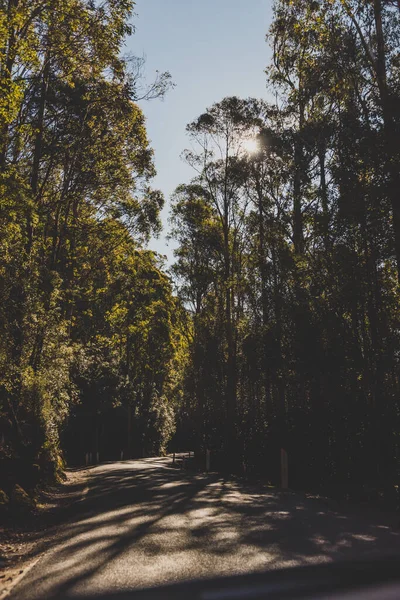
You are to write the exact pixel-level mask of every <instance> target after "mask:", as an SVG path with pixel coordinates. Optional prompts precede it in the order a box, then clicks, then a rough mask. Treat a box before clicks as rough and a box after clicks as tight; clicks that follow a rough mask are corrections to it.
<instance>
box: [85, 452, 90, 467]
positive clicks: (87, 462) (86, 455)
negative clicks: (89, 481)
mask: <svg viewBox="0 0 400 600" xmlns="http://www.w3.org/2000/svg"><path fill="white" fill-rule="evenodd" d="M85 464H86V466H88V464H89V454H88V453H87V452H86V454H85Z"/></svg>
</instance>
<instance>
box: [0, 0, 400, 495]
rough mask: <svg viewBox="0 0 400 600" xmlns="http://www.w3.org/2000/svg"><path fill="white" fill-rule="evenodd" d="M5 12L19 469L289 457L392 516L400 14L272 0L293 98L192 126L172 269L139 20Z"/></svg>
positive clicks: (270, 69) (3, 274) (238, 105)
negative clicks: (184, 456)
mask: <svg viewBox="0 0 400 600" xmlns="http://www.w3.org/2000/svg"><path fill="white" fill-rule="evenodd" d="M0 7H1V20H0V39H1V45H0V46H1V48H0V69H1V72H0V85H1V94H2V100H1V104H0V170H1V174H0V436H1V437H0V442H1V446H0V460H1V463H2V464H3V468H2V471H1V472H2V473H5V474H6V475H7V477H8V478H9V480H10V481H11V479H12V477H11V479H10V473H11V472H14V473H15V472H17V469H16V465H21V472H23V473H24V481H22V480H21V481H20V482H19V483H23V484H24V485H25V486H26V487H28V488H29V486H30V485H31V486H32V485H33V484H32V482H37V481H39V480H40V479H43V478H46V477H47V478H51V477H55V476H59V475H60V474H61V473H62V471H63V469H64V468H65V465H66V464H67V463H68V464H83V463H84V461H85V455H86V453H91V454H92V457H95V456H96V459H97V453H98V454H99V458H100V460H119V459H120V457H121V452H123V455H122V456H123V457H124V458H128V457H138V456H140V457H141V456H150V455H156V454H160V453H161V454H162V453H165V452H167V450H168V449H169V450H171V451H172V450H181V449H189V448H190V449H192V450H194V451H195V454H196V456H197V460H198V461H199V463H200V462H201V461H203V459H204V455H205V452H206V450H210V451H211V457H212V459H211V460H212V463H213V467H214V468H218V469H221V470H227V471H229V472H236V473H242V474H243V473H245V474H246V475H252V476H262V477H265V478H266V479H268V480H270V481H271V482H272V483H277V482H279V453H280V449H281V448H285V449H286V450H287V452H288V455H289V485H290V486H291V487H297V488H302V489H310V488H315V489H324V490H328V491H329V490H334V491H336V492H337V491H338V490H340V491H341V492H340V493H343V494H344V495H346V496H347V497H352V498H358V499H368V500H373V501H377V502H384V503H390V504H391V505H395V504H396V502H397V489H398V488H397V485H398V478H399V442H400V439H399V435H400V428H399V424H400V421H399V409H400V396H399V394H400V386H399V376H400V364H399V360H400V331H399V326H400V302H399V301H400V288H399V280H400V146H399V142H398V140H399V129H400V4H399V3H398V2H397V1H395V0H393V1H391V0H329V1H328V0H313V1H311V0H276V2H275V7H274V17H273V22H272V25H271V27H270V31H269V32H268V35H267V42H268V43H269V44H270V46H271V48H272V51H273V52H272V55H273V59H272V62H271V64H270V65H266V66H267V68H266V86H267V89H268V97H269V98H274V99H275V100H274V102H271V101H270V102H267V101H265V100H264V99H253V98H248V99H240V98H237V97H231V98H225V99H223V100H221V101H220V102H218V103H216V104H214V105H213V106H211V107H209V108H206V107H205V112H204V114H202V115H200V116H199V117H198V118H196V119H195V120H194V121H193V122H192V123H190V124H189V125H188V127H187V132H188V136H189V138H190V144H191V148H192V150H190V151H185V152H184V158H185V160H186V161H187V162H188V163H189V164H190V165H191V166H192V167H193V179H192V181H190V182H189V183H184V184H182V185H180V186H179V187H178V188H177V190H176V192H175V194H174V196H173V198H172V204H171V213H170V215H171V216H170V225H171V231H170V236H171V237H172V238H173V239H174V240H176V241H177V242H178V248H177V250H176V252H175V258H176V260H175V263H174V264H173V266H172V267H170V268H169V269H168V268H167V267H166V265H165V264H164V263H163V261H162V259H161V257H159V256H158V255H157V254H156V253H154V252H152V251H151V250H148V249H147V243H148V241H149V239H150V238H151V236H152V235H156V234H157V232H159V231H160V227H161V225H160V219H159V213H160V210H161V208H162V206H163V203H164V199H163V196H162V193H161V192H159V191H157V190H154V189H152V187H151V181H152V178H153V177H154V175H155V166H154V161H153V152H152V150H151V148H150V146H149V143H148V140H147V137H146V128H145V121H144V117H143V113H142V111H141V110H140V108H139V107H138V101H139V100H144V99H146V98H147V99H152V98H157V97H162V96H163V95H164V94H165V93H167V91H168V88H169V87H170V86H171V79H170V75H169V74H168V73H165V74H161V75H159V77H158V78H157V80H156V81H155V82H154V83H153V84H152V85H150V86H149V87H148V88H145V87H143V85H142V80H141V76H140V73H141V67H142V65H141V62H140V60H138V59H135V58H132V57H128V58H124V57H123V45H124V40H125V38H126V37H127V36H129V35H130V34H132V33H133V29H132V26H131V25H129V23H130V22H131V17H132V11H133V9H134V3H133V2H131V1H130V0H118V1H116V0H106V1H104V2H102V3H97V2H91V1H86V0H63V1H62V2H61V1H60V2H59V1H58V0H56V1H52V2H49V1H48V0H42V1H41V2H34V3H32V2H29V1H25V0H8V1H5V0H4V1H2V2H0ZM238 76H240V74H238ZM266 96H267V94H266ZM92 460H95V459H94V458H92ZM21 477H22V476H21ZM0 487H1V486H0ZM6 491H7V492H8V489H7V490H6Z"/></svg>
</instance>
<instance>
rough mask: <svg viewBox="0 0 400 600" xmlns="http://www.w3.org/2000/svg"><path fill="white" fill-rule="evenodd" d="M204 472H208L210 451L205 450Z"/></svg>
mask: <svg viewBox="0 0 400 600" xmlns="http://www.w3.org/2000/svg"><path fill="white" fill-rule="evenodd" d="M206 471H207V473H208V472H209V471H210V451H209V450H206Z"/></svg>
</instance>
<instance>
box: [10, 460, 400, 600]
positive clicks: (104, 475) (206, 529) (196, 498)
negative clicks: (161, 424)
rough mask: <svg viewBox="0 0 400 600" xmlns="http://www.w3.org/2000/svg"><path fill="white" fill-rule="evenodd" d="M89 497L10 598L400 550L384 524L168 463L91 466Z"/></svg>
mask: <svg viewBox="0 0 400 600" xmlns="http://www.w3.org/2000/svg"><path fill="white" fill-rule="evenodd" d="M86 491H87V493H86V495H85V496H84V498H83V499H82V500H81V501H80V502H79V503H78V505H77V506H76V507H75V516H74V518H73V519H71V520H70V521H69V522H68V523H66V524H65V525H64V526H63V527H62V529H61V530H60V532H59V534H58V536H56V538H55V540H54V544H53V546H52V548H51V549H50V550H49V551H48V552H47V553H46V554H45V555H44V556H43V558H42V559H41V560H40V561H39V562H38V563H37V564H36V565H35V566H34V568H32V570H31V571H30V572H29V573H28V574H27V575H26V576H25V577H24V578H23V579H22V581H21V582H20V583H19V585H17V587H16V588H15V589H14V591H13V593H12V594H11V596H10V599H12V600H28V599H29V600H35V599H41V600H43V599H46V600H47V599H50V598H61V597H63V598H64V597H71V598H73V597H74V596H85V595H89V594H90V595H91V594H97V593H99V594H100V593H101V594H104V593H106V592H109V591H112V592H115V591H123V590H128V589H137V588H143V587H148V586H155V585H159V584H164V583H169V582H175V581H181V580H188V579H193V578H199V577H200V578H202V577H212V576H214V575H218V576H220V575H227V574H237V573H248V572H250V571H260V570H265V569H277V568H280V567H287V566H291V565H306V564H315V563H320V562H327V561H332V560H337V559H347V558H353V557H356V558H362V557H371V556H374V555H381V556H382V554H391V553H393V552H398V550H399V546H400V533H399V532H398V531H397V530H396V529H394V528H393V527H391V526H390V524H388V523H387V522H386V520H385V519H384V518H383V517H382V519H379V518H376V519H375V520H374V521H373V522H372V521H371V519H367V518H366V516H365V515H364V516H361V515H357V514H355V513H351V514H350V513H348V514H341V513H339V512H335V511H334V510H332V509H329V508H328V507H327V506H324V505H323V504H321V503H320V502H318V501H315V500H309V499H306V498H304V497H302V496H300V495H297V494H294V493H291V492H281V491H279V490H276V489H274V488H268V487H267V486H265V487H260V486H258V487H255V486H252V485H249V484H244V483H241V482H237V481H236V482H235V481H232V480H227V479H224V478H222V477H221V476H218V475H213V474H211V475H191V474H188V473H186V472H183V471H180V470H177V469H176V468H174V467H172V465H171V459H168V458H166V459H163V458H158V459H143V460H134V461H125V462H119V463H112V464H104V465H100V466H98V467H94V468H93V469H92V470H91V476H90V478H89V489H88V490H86Z"/></svg>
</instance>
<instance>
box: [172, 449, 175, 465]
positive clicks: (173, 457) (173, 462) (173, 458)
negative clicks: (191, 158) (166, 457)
mask: <svg viewBox="0 0 400 600" xmlns="http://www.w3.org/2000/svg"><path fill="white" fill-rule="evenodd" d="M172 464H173V465H174V464H175V452H174V453H173V455H172Z"/></svg>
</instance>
